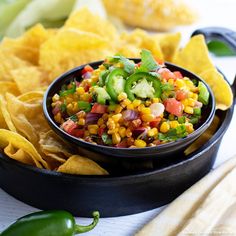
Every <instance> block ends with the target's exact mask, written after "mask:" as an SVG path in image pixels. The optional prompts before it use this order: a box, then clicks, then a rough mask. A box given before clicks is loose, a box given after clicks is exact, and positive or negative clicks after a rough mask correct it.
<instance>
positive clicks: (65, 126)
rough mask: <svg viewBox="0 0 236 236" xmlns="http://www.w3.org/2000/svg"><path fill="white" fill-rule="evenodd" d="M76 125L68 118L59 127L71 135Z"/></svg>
mask: <svg viewBox="0 0 236 236" xmlns="http://www.w3.org/2000/svg"><path fill="white" fill-rule="evenodd" d="M77 127H78V125H77V124H76V123H75V122H74V121H73V120H70V119H68V120H67V121H65V122H64V123H63V124H62V125H61V128H62V129H63V130H65V131H66V132H67V133H68V134H71V135H72V132H73V130H74V129H76V128H77Z"/></svg>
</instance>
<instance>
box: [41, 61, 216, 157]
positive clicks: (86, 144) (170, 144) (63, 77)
mask: <svg viewBox="0 0 236 236" xmlns="http://www.w3.org/2000/svg"><path fill="white" fill-rule="evenodd" d="M129 59H130V60H134V61H137V60H138V61H140V60H141V59H140V58H129ZM103 61H104V60H99V61H94V62H90V63H87V64H83V65H80V66H77V67H75V68H73V69H71V70H69V71H67V72H65V73H63V74H61V75H60V76H58V77H57V78H56V79H55V80H54V81H53V82H52V83H51V84H50V85H49V86H48V88H47V90H46V92H45V94H44V97H43V112H44V116H45V118H46V120H47V121H48V122H49V123H50V125H52V126H53V128H54V129H56V130H57V132H58V133H62V134H63V135H65V136H68V137H69V138H70V139H73V140H75V141H74V142H80V143H81V144H82V145H83V147H94V148H95V147H97V148H103V149H105V150H107V151H112V150H115V149H116V150H117V149H119V150H121V151H122V150H125V151H126V152H129V153H132V152H135V151H137V148H120V147H119V148H117V147H111V146H105V145H100V144H93V143H89V142H86V141H84V140H83V139H79V138H76V137H74V136H72V135H70V134H68V133H67V132H65V131H64V130H62V129H60V127H59V126H58V125H57V124H56V123H55V122H54V120H53V119H52V118H51V116H50V114H49V111H48V105H47V103H48V96H49V93H50V91H51V90H52V89H53V88H54V87H55V86H56V85H57V83H59V82H60V81H62V80H65V81H67V80H71V79H70V78H68V79H66V77H69V76H70V75H71V74H73V73H76V72H77V71H79V70H82V69H83V68H84V66H86V65H91V66H93V65H96V66H97V65H100V64H102V62H103ZM165 65H167V66H173V67H176V68H177V69H179V70H181V71H184V72H186V73H189V74H191V75H192V76H193V77H196V78H197V79H198V80H199V81H201V82H203V83H204V85H205V86H206V87H207V89H208V92H209V94H210V98H211V102H212V107H211V112H210V114H209V116H208V117H207V119H206V120H205V121H204V122H203V124H202V125H201V126H199V127H198V128H197V129H196V130H194V132H192V133H191V134H188V135H187V136H186V137H184V138H180V139H177V140H176V141H171V142H168V143H164V144H161V145H158V146H153V147H144V148H141V149H142V151H144V152H145V151H148V150H155V149H157V150H158V151H161V150H162V149H166V148H171V147H173V146H176V145H178V144H180V143H182V142H183V141H185V140H189V139H191V138H192V137H193V136H195V135H196V133H198V132H200V131H201V129H203V128H204V127H205V126H207V125H210V123H211V122H212V120H213V118H214V114H215V111H216V101H215V97H214V95H213V92H212V90H211V88H210V87H209V85H208V84H207V83H206V82H205V81H204V80H203V79H202V78H201V77H199V76H198V75H196V74H195V73H193V72H191V71H189V70H187V69H185V68H182V67H180V66H178V65H176V64H173V63H169V62H165ZM65 81H64V82H65ZM121 158H122V157H121Z"/></svg>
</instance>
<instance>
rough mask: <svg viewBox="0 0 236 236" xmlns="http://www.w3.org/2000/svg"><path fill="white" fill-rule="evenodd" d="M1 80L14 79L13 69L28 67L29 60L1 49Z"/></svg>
mask: <svg viewBox="0 0 236 236" xmlns="http://www.w3.org/2000/svg"><path fill="white" fill-rule="evenodd" d="M0 62H1V63H0V80H1V81H13V78H12V74H11V71H12V70H13V69H18V68H20V67H27V66H30V64H29V63H28V62H27V61H24V60H21V59H20V58H18V57H16V56H14V55H13V54H10V53H7V52H5V51H3V50H0Z"/></svg>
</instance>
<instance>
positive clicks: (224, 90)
mask: <svg viewBox="0 0 236 236" xmlns="http://www.w3.org/2000/svg"><path fill="white" fill-rule="evenodd" d="M199 76H200V77H202V78H203V79H204V80H205V81H206V83H207V84H208V85H209V86H210V87H211V89H212V91H213V93H214V96H215V99H216V108H217V109H220V110H227V109H228V108H229V107H230V106H231V105H232V104H233V93H232V90H231V88H230V86H229V84H228V83H227V82H226V81H225V79H224V77H223V75H222V74H221V73H220V72H218V71H217V70H216V69H209V70H206V71H204V72H202V73H201V74H199Z"/></svg>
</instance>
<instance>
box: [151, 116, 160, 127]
mask: <svg viewBox="0 0 236 236" xmlns="http://www.w3.org/2000/svg"><path fill="white" fill-rule="evenodd" d="M160 122H161V117H157V118H155V119H154V120H152V121H150V123H149V125H150V127H151V128H156V127H157V126H158V125H159V124H160Z"/></svg>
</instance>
